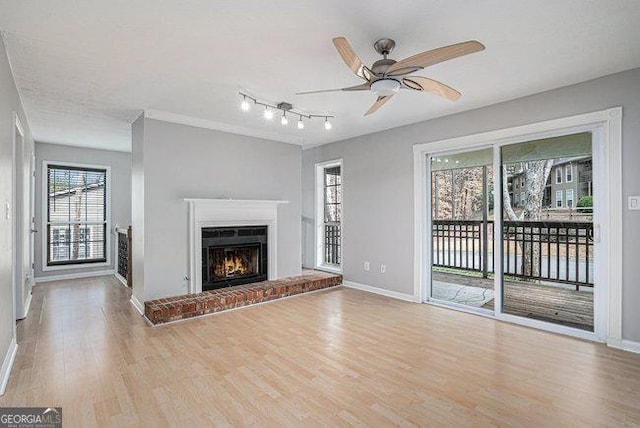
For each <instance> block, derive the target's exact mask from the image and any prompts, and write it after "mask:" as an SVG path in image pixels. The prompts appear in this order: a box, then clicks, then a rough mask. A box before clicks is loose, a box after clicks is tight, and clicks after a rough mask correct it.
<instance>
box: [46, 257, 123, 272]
mask: <svg viewBox="0 0 640 428" xmlns="http://www.w3.org/2000/svg"><path fill="white" fill-rule="evenodd" d="M106 266H111V263H110V262H109V260H107V261H106V262H96V263H77V264H68V265H55V266H46V265H45V266H42V271H43V272H50V271H60V270H78V269H91V268H97V267H106Z"/></svg>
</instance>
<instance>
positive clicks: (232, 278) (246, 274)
mask: <svg viewBox="0 0 640 428" xmlns="http://www.w3.org/2000/svg"><path fill="white" fill-rule="evenodd" d="M267 237H268V233H267V226H237V227H234V226H232V227H206V228H202V277H201V278H202V289H203V290H215V289H218V288H224V287H231V286H234V285H240V284H247V283H250V282H259V281H266V280H267V279H268V272H267V267H268V265H269V263H268V260H267V254H268V253H267Z"/></svg>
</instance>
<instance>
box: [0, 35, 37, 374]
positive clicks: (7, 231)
mask: <svg viewBox="0 0 640 428" xmlns="http://www.w3.org/2000/svg"><path fill="white" fill-rule="evenodd" d="M14 112H16V113H17V114H18V116H19V118H20V121H21V122H22V126H23V127H24V128H25V129H24V131H25V141H24V145H23V147H22V148H20V147H18V148H17V152H16V156H17V165H18V167H19V169H22V166H23V165H24V163H25V160H26V162H29V159H30V156H31V153H32V151H33V137H32V136H31V131H30V129H29V124H28V123H27V118H26V116H25V114H24V110H23V108H22V103H21V101H20V97H19V95H18V91H17V89H16V85H15V82H14V80H13V76H12V74H11V68H10V66H9V61H8V58H7V52H6V50H5V48H4V42H3V41H2V38H1V37H0V366H1V365H2V363H3V362H4V361H5V358H6V356H7V352H9V351H10V349H9V345H10V344H11V341H12V339H15V319H14V316H13V305H14V293H13V283H12V276H13V275H14V271H15V270H16V269H17V268H18V267H17V266H12V257H13V254H14V252H15V254H16V255H20V254H21V251H22V250H21V249H22V237H21V234H20V224H18V236H17V239H18V242H17V246H16V247H15V248H13V245H12V236H11V235H12V222H13V221H14V220H16V219H21V218H22V217H23V213H22V206H23V198H22V193H23V191H22V185H23V183H25V177H24V174H22V173H19V172H18V173H17V174H16V180H15V182H14V179H13V177H12V175H13V134H14V129H15V125H14V116H13V115H14ZM27 164H28V163H27ZM26 184H27V185H28V177H27V180H26ZM14 185H16V187H17V194H16V196H17V199H16V201H15V205H13V202H12V189H13V187H14ZM5 204H11V206H14V207H15V210H16V211H15V216H13V215H12V216H10V218H7V217H6V215H5ZM18 223H20V222H18ZM30 293H31V290H30V289H25V290H24V297H25V300H26V298H27V296H28V295H29V294H30ZM21 303H24V302H21ZM0 380H1V379H0Z"/></svg>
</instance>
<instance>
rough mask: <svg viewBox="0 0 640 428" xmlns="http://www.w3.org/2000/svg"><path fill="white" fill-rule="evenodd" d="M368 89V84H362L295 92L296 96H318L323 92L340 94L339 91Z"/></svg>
mask: <svg viewBox="0 0 640 428" xmlns="http://www.w3.org/2000/svg"><path fill="white" fill-rule="evenodd" d="M369 89H371V85H370V84H369V83H363V84H362V85H356V86H349V87H347V88H338V89H321V90H319V91H307V92H296V95H307V94H320V93H323V92H340V91H368V90H369Z"/></svg>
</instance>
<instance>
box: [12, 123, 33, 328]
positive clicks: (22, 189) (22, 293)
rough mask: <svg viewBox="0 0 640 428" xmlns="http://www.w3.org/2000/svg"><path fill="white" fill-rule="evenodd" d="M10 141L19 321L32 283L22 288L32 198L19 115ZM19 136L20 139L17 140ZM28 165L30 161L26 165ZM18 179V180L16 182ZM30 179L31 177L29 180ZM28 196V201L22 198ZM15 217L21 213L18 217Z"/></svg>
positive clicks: (15, 298) (15, 295)
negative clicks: (19, 200) (25, 166)
mask: <svg viewBox="0 0 640 428" xmlns="http://www.w3.org/2000/svg"><path fill="white" fill-rule="evenodd" d="M12 125H13V126H12V128H13V130H12V137H11V138H12V140H13V165H12V176H13V186H12V196H11V204H12V208H11V217H12V222H11V223H12V224H11V228H12V239H11V241H12V245H13V255H12V257H11V262H12V265H13V266H12V283H13V304H14V319H16V320H20V319H23V318H25V317H26V316H27V312H28V311H29V305H30V304H31V283H29V286H28V287H25V280H26V278H25V274H26V273H27V272H25V271H24V254H25V245H26V246H28V245H29V242H25V239H24V229H25V225H26V224H29V225H30V224H31V219H27V217H26V216H27V215H29V213H26V212H25V209H24V208H25V203H30V199H31V196H30V195H27V193H26V190H27V189H28V188H29V187H27V186H30V183H25V180H24V178H25V174H24V156H25V147H26V142H25V132H24V127H23V125H22V122H21V121H20V117H19V116H18V113H16V112H13V122H12ZM18 135H19V136H20V138H19V140H20V141H18ZM29 163H30V164H31V161H30V162H29ZM18 177H20V178H21V179H20V180H18ZM30 178H31V177H30ZM18 195H20V196H21V198H22V199H21V204H20V207H18ZM26 196H28V199H25V197H26ZM18 214H20V215H19V216H18ZM18 243H20V251H17V248H18Z"/></svg>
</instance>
